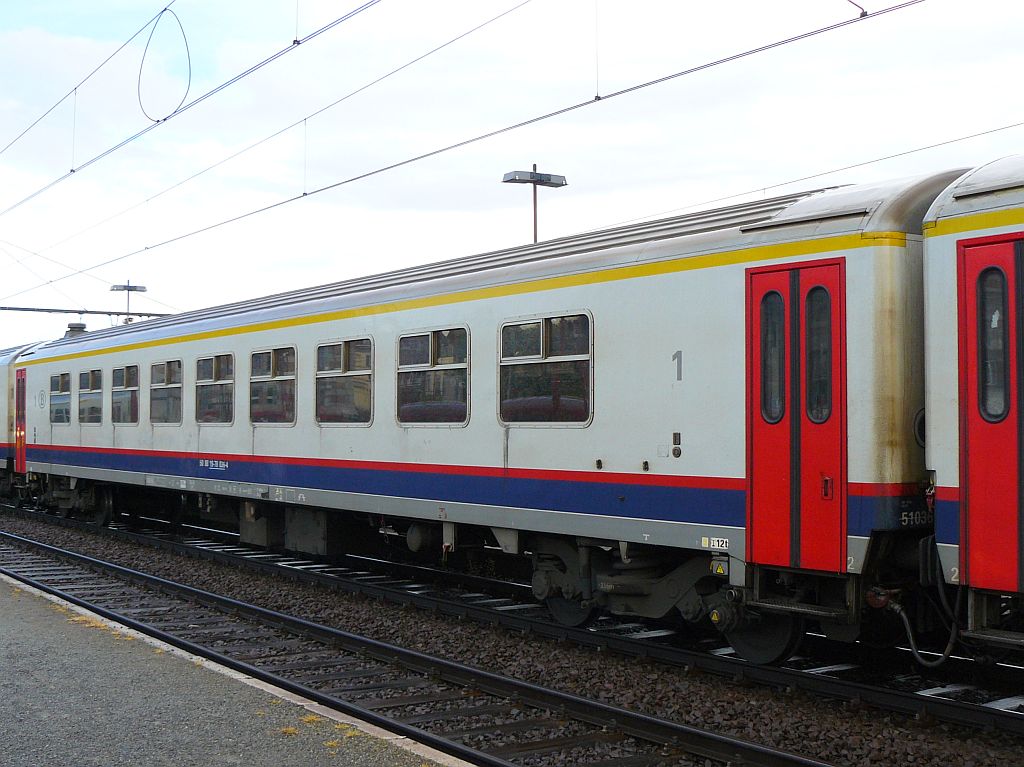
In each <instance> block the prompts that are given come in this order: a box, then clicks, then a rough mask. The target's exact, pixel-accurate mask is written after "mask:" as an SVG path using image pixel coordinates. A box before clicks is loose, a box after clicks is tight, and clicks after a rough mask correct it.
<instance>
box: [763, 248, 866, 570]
mask: <svg viewBox="0 0 1024 767" xmlns="http://www.w3.org/2000/svg"><path fill="white" fill-rule="evenodd" d="M844 287H845V286H844V277H843V265H842V262H839V261H829V262H812V263H808V264H801V265H799V266H788V267H785V268H770V269H751V270H748V272H747V365H748V370H747V382H748V392H747V423H748V448H747V471H748V474H747V476H748V477H749V479H748V511H747V521H748V526H747V532H748V538H747V557H748V559H749V560H750V561H751V562H755V563H758V564H768V565H777V566H781V567H801V568H806V569H811V570H827V571H831V572H842V571H845V569H846V567H845V557H846V443H845V435H846V370H845V358H846V353H845V338H846V332H845V316H846V314H845V307H844V296H845V290H844Z"/></svg>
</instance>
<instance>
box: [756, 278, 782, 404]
mask: <svg viewBox="0 0 1024 767" xmlns="http://www.w3.org/2000/svg"><path fill="white" fill-rule="evenodd" d="M785 389H786V319H785V314H784V307H783V302H782V296H781V295H779V294H778V293H776V292H774V291H772V292H771V293H767V294H765V296H764V298H762V299H761V415H762V416H763V417H764V419H765V420H766V421H768V422H769V423H778V422H779V421H781V420H782V416H783V414H784V413H785V407H786V405H785V403H786V400H785Z"/></svg>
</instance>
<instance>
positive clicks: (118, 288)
mask: <svg viewBox="0 0 1024 767" xmlns="http://www.w3.org/2000/svg"><path fill="white" fill-rule="evenodd" d="M110 289H111V290H112V291H114V292H122V291H123V292H124V293H125V294H126V295H125V302H124V313H125V314H126V315H129V316H126V317H125V319H124V321H125V322H131V319H132V318H131V316H130V315H131V313H132V293H145V292H146V286H145V285H132V281H131V280H128V281H127V282H125V284H124V285H111V286H110Z"/></svg>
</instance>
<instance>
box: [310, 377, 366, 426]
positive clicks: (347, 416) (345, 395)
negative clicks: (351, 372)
mask: <svg viewBox="0 0 1024 767" xmlns="http://www.w3.org/2000/svg"><path fill="white" fill-rule="evenodd" d="M370 396H371V388H370V376H368V375H359V376H326V377H323V378H318V379H316V419H317V420H318V421H319V422H320V423H369V422H370V412H371V407H370V405H371V403H370Z"/></svg>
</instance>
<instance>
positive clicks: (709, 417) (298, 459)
mask: <svg viewBox="0 0 1024 767" xmlns="http://www.w3.org/2000/svg"><path fill="white" fill-rule="evenodd" d="M960 173H961V172H960V171H956V172H949V173H940V174H933V175H930V176H927V177H922V178H916V179H910V180H902V181H896V182H890V183H884V184H877V185H869V186H857V187H845V188H838V189H830V190H820V191H816V192H811V193H806V194H798V195H791V196H787V197H782V198H776V199H771V200H764V201H760V202H755V203H748V204H744V205H739V206H735V207H731V208H725V209H720V210H715V211H708V212H702V213H697V214H693V215H688V216H683V217H678V218H673V219H668V220H665V221H658V222H653V223H648V224H639V225H635V226H629V227H624V228H621V229H615V230H609V231H605V232H597V233H592V234H586V235H581V236H577V237H571V238H565V239H562V240H555V241H552V242H547V243H541V244H539V245H534V246H527V247H523V248H517V249H513V250H509V251H502V252H498V253H492V254H485V255H482V256H477V257H472V258H467V259H460V260H456V261H450V262H445V263H442V264H437V265H432V266H426V267H419V268H414V269H409V270H404V271H400V272H395V273H391V274H387V275H382V276H379V277H372V278H366V279H361V280H354V281H350V282H344V283H338V284H335V285H329V286H325V287H322V288H316V289H312V290H307V291H297V292H294V293H288V294H283V295H279V296H273V297H270V298H267V299H262V300H256V301H251V302H243V303H240V304H234V305H230V306H225V307H218V308H214V309H209V310H204V311H199V312H192V313H189V314H184V315H180V316H177V317H172V318H165V319H160V320H154V321H150V322H146V323H140V324H138V325H132V326H124V327H119V328H115V329H111V330H107V331H99V332H94V333H89V334H85V335H81V336H77V337H72V338H65V339H61V340H59V341H55V342H52V343H49V344H45V345H42V346H39V347H36V348H33V349H30V350H28V351H27V352H25V353H24V354H22V355H20V356H19V357H18V358H17V361H16V362H15V363H14V365H13V367H14V376H15V377H16V378H17V380H18V381H22V380H23V381H24V387H25V389H24V391H25V396H24V400H23V402H24V405H25V407H24V424H25V429H24V435H25V444H24V446H20V443H19V448H18V450H17V451H16V456H15V464H16V465H17V466H21V465H24V467H25V468H26V469H27V472H28V475H27V476H29V477H31V478H33V481H34V482H35V483H36V490H37V491H38V492H40V493H41V494H42V495H43V497H44V498H45V499H46V500H47V501H48V502H49V503H51V504H54V505H58V506H63V507H65V508H83V509H87V510H98V512H99V513H100V514H101V515H102V513H103V512H104V510H105V509H106V508H108V507H109V505H110V498H111V495H110V493H111V488H113V487H116V486H120V485H133V486H136V487H140V488H149V489H157V490H163V491H169V492H171V493H174V494H177V495H180V497H181V498H182V499H185V500H186V501H188V500H189V499H192V501H194V500H196V499H198V501H199V503H200V504H201V505H202V508H203V509H205V510H206V511H208V512H212V511H213V510H214V508H215V507H220V508H221V509H225V508H226V509H227V510H228V511H229V512H231V513H232V514H237V515H238V517H239V518H240V529H241V532H242V537H243V540H250V541H253V542H260V543H271V544H277V545H282V546H284V547H285V548H289V549H294V550H301V551H307V552H312V553H319V554H328V555H329V554H330V553H331V546H332V542H333V541H334V540H335V536H336V535H337V530H338V529H339V527H341V526H343V525H344V524H346V523H347V522H348V521H349V520H351V519H353V518H363V519H370V520H372V521H373V522H374V523H375V524H377V525H380V527H381V529H384V530H389V531H395V532H398V533H400V534H404V535H405V536H406V538H407V540H408V541H409V544H410V546H411V547H413V548H422V547H425V546H436V547H437V548H438V550H444V549H451V548H453V547H456V546H458V545H460V543H461V542H464V541H468V540H481V539H484V538H486V539H487V540H488V541H490V542H492V543H494V544H496V545H498V546H500V547H501V549H502V550H503V551H505V552H506V553H508V554H529V555H530V556H531V557H532V565H533V585H534V592H535V594H536V595H537V597H538V598H540V599H543V600H545V601H547V602H548V604H549V605H550V606H551V607H552V609H553V611H554V612H555V613H556V615H558V616H559V617H561V619H563V620H565V621H566V622H570V623H574V622H580V621H583V620H585V619H587V618H588V617H589V616H590V615H591V614H592V612H593V610H594V609H597V608H601V609H605V610H609V611H611V612H613V613H620V614H639V615H647V616H661V615H665V614H667V613H669V612H672V611H674V610H677V611H678V612H679V613H681V614H682V615H683V617H685V618H686V619H688V620H693V621H696V620H702V619H704V618H705V617H710V618H711V620H712V621H713V622H714V623H715V624H716V625H717V626H718V627H719V628H720V629H721V630H723V631H724V632H725V633H726V634H727V636H728V638H729V639H730V641H732V643H733V644H734V646H735V647H736V648H737V649H738V650H739V651H740V652H741V653H743V654H744V655H746V656H747V657H749V658H752V659H754V660H757V661H772V660H775V659H777V658H779V657H783V656H785V655H786V654H788V653H789V652H790V650H791V649H792V646H793V644H794V643H795V641H796V640H797V639H798V638H799V637H800V636H801V635H802V633H803V627H804V622H805V621H806V620H808V619H810V620H814V621H817V622H818V623H819V624H820V625H821V626H822V628H824V629H825V630H826V632H827V633H829V634H830V635H833V636H838V637H843V638H853V637H854V636H856V635H857V633H858V632H859V631H860V630H861V624H862V614H863V612H864V610H863V604H862V600H863V596H864V593H865V591H866V589H867V588H868V587H869V586H877V587H881V588H885V589H889V588H899V587H900V586H902V585H904V584H906V583H908V582H915V581H916V580H917V578H918V577H919V572H918V551H919V548H920V546H919V544H920V541H921V539H922V538H924V537H925V536H927V535H928V534H929V533H930V532H931V529H932V525H931V519H930V516H929V510H928V508H927V507H926V506H925V505H924V502H923V498H924V494H923V491H922V487H923V482H924V480H925V466H924V453H923V445H922V438H923V435H922V434H921V433H920V432H921V427H922V419H921V417H920V414H921V412H922V411H923V408H924V389H925V386H924V371H923V368H924V361H923V352H922V336H921V332H922V327H921V322H920V316H921V303H922V283H921V278H920V273H921V259H922V238H921V234H920V233H921V221H922V218H923V216H924V213H925V211H926V210H927V209H928V207H929V205H930V204H931V203H932V201H933V200H934V199H935V198H936V196H938V195H939V194H940V192H942V190H943V189H944V188H946V187H947V186H948V185H949V184H950V183H951V182H952V181H953V180H954V179H955V178H957V177H958V176H959V175H960ZM20 412H21V411H19V413H20ZM19 417H21V416H20V415H19ZM22 462H23V463H22ZM345 512H347V513H345Z"/></svg>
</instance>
